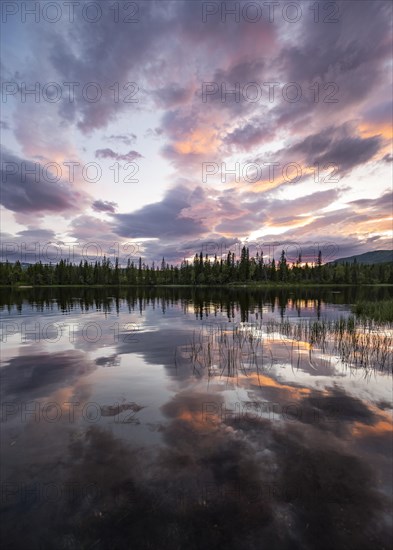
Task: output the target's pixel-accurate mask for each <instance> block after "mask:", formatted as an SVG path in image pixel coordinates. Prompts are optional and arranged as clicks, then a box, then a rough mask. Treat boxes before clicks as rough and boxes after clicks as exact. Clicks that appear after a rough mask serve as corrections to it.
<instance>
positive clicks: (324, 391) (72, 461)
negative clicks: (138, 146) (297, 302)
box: [2, 292, 392, 550]
mask: <svg viewBox="0 0 393 550" xmlns="http://www.w3.org/2000/svg"><path fill="white" fill-rule="evenodd" d="M168 295H170V293H169V292H168ZM175 305H176V302H174V303H173V304H171V303H170V301H168V302H166V303H165V304H162V308H163V309H164V310H165V314H163V311H162V310H161V309H158V311H157V310H156V311H154V310H153V308H152V307H151V303H150V304H149V305H148V304H147V303H144V304H143V305H142V306H141V308H142V311H143V314H142V316H141V317H140V319H139V321H135V319H136V316H135V315H134V316H130V315H129V313H128V312H127V308H126V307H125V305H124V307H123V305H122V304H121V303H120V317H119V318H118V319H117V321H116V322H119V326H120V332H119V338H118V341H117V342H115V343H114V342H113V333H109V331H108V333H109V336H110V338H111V340H112V341H111V342H110V346H109V345H108V343H109V341H107V340H105V339H102V340H99V341H98V342H97V343H88V344H87V345H86V348H83V349H86V350H88V352H89V353H83V352H82V351H80V350H78V349H71V350H68V351H67V352H61V351H59V350H56V353H52V354H49V353H44V351H45V352H46V351H47V350H48V351H51V350H52V349H53V350H54V349H55V347H53V348H51V350H49V344H48V347H47V349H45V348H44V349H41V350H40V345H39V343H37V344H35V345H34V347H31V348H30V347H29V348H28V349H29V351H31V352H33V353H32V354H31V355H27V354H26V351H27V348H26V347H25V348H22V351H23V352H24V353H25V355H24V356H19V357H18V356H15V357H11V360H10V361H8V362H7V363H6V364H5V367H4V368H3V377H4V378H3V380H4V383H3V384H2V392H3V395H4V396H5V397H6V398H7V399H8V398H11V399H13V400H17V399H20V400H26V401H27V400H32V399H38V398H39V399H41V398H45V401H49V400H50V401H52V400H54V401H57V402H61V403H65V402H68V401H78V402H80V403H81V406H83V405H84V404H85V403H87V402H88V401H89V400H90V399H91V395H92V394H94V393H95V392H97V393H98V394H99V395H100V399H102V397H103V396H105V395H111V396H112V397H113V396H116V395H119V391H120V393H122V391H123V388H124V399H123V400H121V399H120V400H117V401H118V402H119V405H118V409H117V408H116V405H115V403H114V399H112V398H111V399H109V398H108V400H104V401H102V403H101V410H100V411H101V420H100V422H99V423H97V422H96V423H93V422H86V421H85V422H80V420H81V418H80V410H81V409H80V408H78V409H76V414H75V418H76V422H75V423H74V424H71V423H70V422H69V421H67V419H68V417H67V416H66V415H65V416H64V418H63V421H62V422H58V423H55V424H50V423H48V422H34V421H33V420H32V419H29V422H28V423H25V424H21V423H20V422H19V424H18V423H17V424H18V425H17V433H16V432H15V433H13V432H12V430H13V429H14V424H13V423H12V422H9V424H8V425H6V428H7V434H6V438H5V441H4V442H3V445H4V457H5V462H6V464H7V468H8V469H7V474H10V475H7V478H6V479H7V480H9V479H17V480H18V482H20V483H24V482H25V483H26V484H34V483H41V484H45V483H49V482H56V483H62V484H66V483H74V484H76V485H77V486H79V487H84V488H87V489H86V491H84V492H81V491H80V492H79V494H77V495H76V496H68V495H65V496H64V495H63V497H62V498H61V499H59V500H58V501H56V502H55V503H53V502H48V501H47V500H45V499H44V501H43V502H41V503H40V506H38V505H36V506H30V505H28V504H26V503H25V502H21V499H18V497H17V498H16V502H15V501H12V502H5V503H3V511H4V512H5V517H6V519H7V523H6V525H7V526H5V527H4V533H5V536H6V537H7V539H8V540H9V541H10V544H9V547H10V548H15V549H17V548H18V549H19V548H25V547H28V548H32V549H35V548H39V545H42V546H43V547H45V548H51V547H53V544H56V547H57V548H75V549H77V548H90V547H93V548H97V550H101V549H106V548H108V549H109V548H111V549H112V548H119V549H123V548H124V549H127V550H128V549H129V547H130V541H132V544H133V545H135V547H138V548H146V549H154V548H157V549H160V550H166V549H168V550H169V549H170V550H173V549H174V548H190V549H195V550H201V549H204V548H209V550H210V548H212V549H213V550H214V549H215V548H217V549H220V550H221V548H227V549H228V550H232V549H233V550H235V549H236V550H238V549H240V550H250V549H251V548H257V549H258V550H259V549H260V548H265V547H266V548H267V549H269V550H270V549H271V548H277V549H279V550H280V549H285V550H287V549H289V548H305V549H311V548H322V549H326V550H327V549H329V550H331V548H336V549H342V550H344V549H348V548H360V549H364V550H366V549H367V550H368V548H384V547H386V548H387V547H388V542H389V538H388V535H389V533H388V529H387V526H386V524H385V523H384V521H385V517H384V510H387V505H386V500H385V497H383V496H382V495H383V494H386V495H387V496H389V489H388V487H389V481H391V473H389V472H390V465H391V463H390V461H391V455H392V449H391V444H390V441H391V440H390V434H391V419H390V416H389V415H390V409H391V404H390V402H389V391H388V390H386V385H387V384H386V382H387V380H389V383H390V379H386V377H382V376H380V375H379V374H377V375H376V376H375V380H374V379H364V377H363V374H361V375H360V374H359V372H357V373H356V372H353V371H352V372H349V371H348V372H345V371H342V372H340V371H339V370H337V364H336V363H334V362H329V361H328V360H326V358H324V357H323V355H322V354H321V356H320V357H318V361H315V355H314V361H313V365H314V367H315V368H317V371H315V370H314V369H313V368H311V367H310V366H309V364H308V360H309V355H308V354H309V350H308V348H307V345H306V344H307V342H303V341H301V342H300V343H299V349H300V362H299V363H298V360H297V359H298V355H297V349H295V350H292V349H291V345H290V343H288V342H284V341H283V339H282V338H280V339H276V340H273V339H271V341H270V342H269V346H270V349H271V351H272V354H273V355H274V357H275V358H276V359H277V361H279V362H280V364H278V363H277V362H276V363H274V362H272V361H271V356H270V353H269V352H268V353H267V354H266V357H265V358H266V359H267V360H266V363H265V364H264V365H259V366H258V370H257V369H256V368H255V365H249V367H250V368H249V369H248V370H246V371H245V372H240V373H237V376H233V377H230V378H228V377H219V376H211V377H210V378H209V377H208V376H206V372H205V371H204V369H200V373H199V374H200V377H197V376H196V373H195V370H194V369H193V366H192V362H190V361H181V358H180V355H178V356H177V358H175V350H176V349H179V348H182V347H183V346H184V347H186V346H189V344H190V335H191V334H192V332H193V331H194V330H195V331H196V332H197V331H198V330H200V329H203V330H205V334H206V333H207V332H208V330H214V326H213V329H212V328H211V326H210V328H208V327H205V328H204V323H205V324H206V322H205V321H200V319H199V318H198V320H196V319H195V316H196V315H198V311H199V312H200V311H204V309H203V307H202V309H201V308H199V309H198V307H195V308H194V309H192V307H193V306H192V307H191V306H190V307H191V313H189V314H185V309H184V308H183V307H177V305H176V307H175ZM303 305H305V304H303ZM303 305H302V307H303ZM276 306H277V304H276ZM145 307H146V309H145V310H144V309H143V308H145ZM204 307H205V306H204ZM211 308H212V310H213V309H214V307H213V305H212V304H211ZM342 308H344V309H345V306H342ZM243 309H244V306H243ZM311 309H312V308H311ZM268 310H269V311H270V309H269V308H268ZM288 311H289V310H288V308H287V312H288ZM337 311H338V310H337ZM291 312H293V315H296V308H295V309H293V310H291ZM336 313H337V312H336ZM275 314H278V315H279V311H277V309H276V313H275ZM303 314H304V315H306V314H308V313H307V311H304V310H303ZM303 314H302V316H303ZM314 314H315V311H314ZM340 314H341V312H340ZM100 315H102V312H100V313H99V314H94V316H92V317H88V316H86V317H84V318H83V319H86V321H88V320H90V319H91V320H92V321H93V322H95V321H96V320H97V319H100ZM217 315H218V318H217V319H218V324H219V325H222V324H223V322H224V324H225V325H226V326H229V325H231V327H232V326H233V325H234V324H236V323H238V322H240V321H241V315H242V313H241V311H240V310H239V309H238V310H237V311H235V313H234V319H236V323H227V320H226V317H225V315H226V314H225V305H224V308H223V310H222V312H221V313H220V312H218V313H217ZM269 315H270V316H271V317H272V318H273V316H274V315H271V313H269ZM291 315H292V313H291ZM55 318H56V317H55ZM210 318H211V316H210V317H209V318H208V319H210ZM266 318H267V316H266V315H265V317H264V319H265V320H266ZM217 319H216V321H214V322H213V325H214V324H215V323H216V324H217ZM253 320H254V316H253V315H252V314H249V315H248V321H249V322H252V321H253ZM128 322H139V323H140V325H141V330H139V331H138V333H137V334H134V336H135V338H134V339H132V341H130V339H129V338H126V337H127V336H129V332H127V331H123V330H121V327H122V324H123V323H128ZM81 324H82V325H83V322H81ZM112 324H113V319H110V318H109V317H108V318H107V319H106V320H105V322H104V323H103V326H104V325H105V327H110V326H111V325H112ZM209 325H211V323H210V321H209ZM231 330H232V328H231ZM77 336H78V338H79V337H80V334H79V333H77ZM82 344H83V342H79V340H77V341H76V342H75V346H74V344H70V343H68V345H70V346H71V347H79V345H82ZM83 346H84V344H83ZM83 346H82V347H83ZM38 351H40V353H37V352H38ZM291 354H292V355H293V360H292V362H293V365H292V366H291ZM127 355H128V356H129V357H124V356H127ZM133 358H135V360H136V359H137V360H138V362H136V364H135V365H133V366H132V368H129V367H130V362H131V359H133ZM120 360H121V365H119V364H118V362H119V361H120ZM139 360H140V362H139ZM109 366H116V367H117V368H113V369H111V368H105V367H109ZM149 366H155V368H154V369H153V368H151V369H150V370H149V369H148V367H149ZM161 366H163V367H164V369H160V367H161ZM161 371H162V373H163V374H162V375H161V374H160V373H161ZM164 373H165V374H164ZM349 375H350V376H349ZM333 376H334V378H333ZM335 381H336V382H339V385H338V384H334V382H335ZM138 384H140V385H138ZM165 385H166V387H165V392H167V393H166V394H165V396H164V398H163V399H162V400H161V401H160V399H159V398H158V397H157V395H158V394H157V393H155V392H157V389H160V391H163V389H162V388H164V386H165ZM383 387H385V390H384V391H382V388H383ZM119 388H121V390H119ZM126 388H128V389H126ZM378 388H379V392H377V389H378ZM128 390H129V394H128V393H127V392H128ZM170 392H171V393H170ZM126 393H127V395H126ZM169 393H170V395H171V396H172V397H170V398H167V395H168V394H169ZM115 400H116V398H115ZM165 400H167V402H166V403H165V404H164V405H163V406H162V407H161V408H160V410H158V407H159V403H162V402H164V401H165ZM367 400H369V401H370V402H367ZM236 402H238V403H239V404H240V406H241V407H245V409H244V410H245V411H246V414H244V413H243V414H240V415H234V414H231V411H233V410H235V411H236V408H235V407H234V403H236ZM373 402H376V405H374V404H372V403H373ZM206 404H208V405H209V407H210V408H209V407H208V408H206ZM266 404H267V406H269V404H277V405H278V409H276V410H278V414H276V415H274V416H272V415H270V414H266V413H265V412H264V411H263V410H262V412H261V413H260V414H259V411H260V410H261V407H263V406H266ZM144 406H146V409H144V410H143V411H142V407H144ZM154 406H155V407H156V408H157V409H156V410H154ZM287 406H290V407H291V408H290V409H287V410H286V409H285V407H287ZM204 407H205V408H204ZM241 410H242V411H243V408H241ZM139 411H141V414H139ZM223 411H224V413H223ZM284 411H286V414H283V412H284ZM299 411H300V414H299ZM93 412H94V411H93ZM255 412H257V413H258V414H255ZM204 413H205V415H204ZM206 413H208V414H206ZM127 420H129V421H128V423H127ZM138 422H140V424H139V425H138ZM123 424H124V425H123ZM118 428H119V429H118ZM120 428H121V429H120ZM125 430H127V432H125ZM143 430H145V431H146V432H147V434H148V435H149V434H150V435H156V434H152V433H151V432H150V430H151V431H157V432H158V433H157V439H153V442H157V443H158V444H157V446H152V444H151V442H149V441H147V439H148V438H146V445H145V440H143V446H139V447H138V446H137V444H136V441H140V439H139V438H138V435H136V434H137V432H138V431H143ZM11 432H12V433H11ZM22 432H23V433H22ZM115 434H116V435H119V436H120V437H124V441H121V440H120V439H117V438H116V437H115ZM13 435H15V437H12V436H13ZM126 441H127V443H126ZM11 443H12V444H13V446H11ZM138 445H139V443H138ZM141 445H142V444H141ZM373 470H374V473H373ZM377 478H378V479H377ZM8 520H9V521H8ZM15 522H17V523H18V526H19V528H18V529H17V530H15V529H14V528H13V527H12V526H13V525H14V524H15ZM54 541H55V543H54Z"/></svg>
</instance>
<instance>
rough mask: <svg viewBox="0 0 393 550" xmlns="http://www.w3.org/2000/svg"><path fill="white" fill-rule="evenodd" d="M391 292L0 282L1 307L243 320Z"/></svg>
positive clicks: (380, 296)
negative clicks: (148, 311) (173, 310)
mask: <svg viewBox="0 0 393 550" xmlns="http://www.w3.org/2000/svg"><path fill="white" fill-rule="evenodd" d="M391 295H392V290H391V288H388V287H342V288H340V291H334V290H333V289H331V288H324V287H320V288H317V287H309V288H307V287H303V288H300V287H298V288H295V287H294V288H285V289H272V288H270V289H258V290H252V289H235V288H229V287H221V288H220V287H216V288H214V287H212V288H198V287H194V288H193V287H183V288H182V287H171V288H166V287H139V288H137V287H128V288H116V287H113V288H105V287H102V288H89V287H74V288H66V287H63V288H62V287H57V288H56V287H54V288H39V287H37V288H26V289H13V288H7V289H5V288H2V289H0V307H1V308H8V309H9V310H10V309H12V308H13V307H15V308H16V309H17V310H18V311H22V309H23V307H24V306H25V305H30V306H32V307H33V309H35V310H37V311H45V310H49V311H50V310H56V309H60V310H61V311H63V312H69V311H73V310H75V311H79V310H82V311H89V310H90V309H93V310H97V311H102V312H104V313H111V312H118V311H119V309H120V306H121V305H123V302H124V301H125V303H126V304H127V308H128V309H129V311H134V310H136V311H138V310H139V311H144V310H145V308H146V307H147V306H149V305H152V306H154V307H155V308H157V309H161V310H162V311H163V312H164V311H165V310H166V309H167V308H170V307H173V305H174V304H175V303H179V304H180V305H181V307H182V309H183V310H184V312H187V311H193V312H194V313H195V315H196V317H197V318H201V319H202V318H204V317H206V316H208V315H217V313H225V314H226V315H227V317H228V319H233V318H234V317H235V313H237V314H239V315H240V318H241V321H243V322H246V321H248V315H249V313H253V312H258V313H259V314H260V315H263V312H264V311H266V307H267V308H268V309H269V310H270V311H272V312H274V311H275V310H277V311H278V312H279V313H280V315H281V317H284V316H285V315H287V314H288V312H290V311H293V312H296V313H297V315H299V316H300V314H301V311H302V309H304V308H312V309H313V310H315V312H316V313H317V316H318V315H321V306H322V304H324V303H330V304H336V305H346V304H353V303H355V302H358V301H365V300H374V301H383V300H386V299H388V298H389V297H391ZM318 312H319V313H318Z"/></svg>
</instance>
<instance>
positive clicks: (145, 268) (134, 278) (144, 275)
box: [0, 247, 393, 286]
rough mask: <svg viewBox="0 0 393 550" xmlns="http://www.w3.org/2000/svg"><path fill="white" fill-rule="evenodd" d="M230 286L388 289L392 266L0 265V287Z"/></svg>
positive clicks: (217, 262)
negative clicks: (317, 285) (316, 285)
mask: <svg viewBox="0 0 393 550" xmlns="http://www.w3.org/2000/svg"><path fill="white" fill-rule="evenodd" d="M229 283H275V284H282V283H289V284H290V283H325V284H328V283H332V284H353V285H357V284H373V283H374V284H375V283H390V284H393V264H392V263H380V264H371V265H365V264H359V263H357V262H356V261H355V262H354V263H351V264H349V263H345V264H339V263H327V264H323V259H322V254H321V252H319V254H318V258H317V260H316V262H313V263H311V264H309V263H307V262H306V263H304V262H302V258H301V256H299V258H298V260H297V261H296V262H294V263H289V262H288V261H287V258H286V257H285V251H284V250H283V251H282V253H281V256H280V259H279V260H278V261H276V260H275V259H274V258H273V259H271V260H270V259H269V260H268V261H267V260H266V259H264V257H263V253H261V254H259V253H257V254H256V256H255V257H250V254H249V249H248V248H246V247H243V249H242V251H241V256H240V258H235V254H234V253H232V252H228V254H227V256H226V257H224V258H217V256H214V258H212V257H209V255H208V254H206V255H205V256H204V255H203V254H202V252H201V253H200V254H196V255H195V257H194V259H193V261H188V260H184V261H183V262H182V263H181V265H180V266H178V265H172V264H171V265H169V264H168V263H167V262H166V261H165V258H163V259H162V262H161V264H159V265H156V264H155V262H152V263H151V264H148V263H145V262H144V261H143V260H142V258H139V261H137V262H135V263H134V262H133V261H131V260H128V263H127V266H125V267H121V266H120V265H119V260H118V258H116V259H115V261H114V262H112V261H110V260H109V259H107V258H105V257H104V258H103V260H102V261H96V262H95V263H89V262H88V261H87V260H85V261H84V262H82V261H81V262H80V263H79V264H75V263H72V262H69V261H68V260H60V262H59V263H57V264H43V263H41V262H37V263H35V264H31V265H28V266H23V265H22V264H21V263H20V262H19V261H17V262H15V263H10V262H3V263H0V284H2V285H23V284H25V285H38V286H39V285H147V286H154V285H225V284H229Z"/></svg>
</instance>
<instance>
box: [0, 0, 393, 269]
mask: <svg viewBox="0 0 393 550" xmlns="http://www.w3.org/2000/svg"><path fill="white" fill-rule="evenodd" d="M70 4H71V5H70ZM72 4H74V5H73V6H72ZM1 40H2V58H3V61H2V67H1V70H2V115H1V133H2V178H1V187H2V193H1V217H2V240H3V242H4V243H6V247H5V249H3V255H2V257H3V259H6V257H7V259H8V260H10V261H14V260H16V259H22V260H23V259H26V260H27V261H29V259H30V258H32V257H33V256H34V252H33V251H34V246H35V243H39V246H40V247H41V248H42V249H44V250H46V251H47V259H48V260H51V261H54V260H55V259H56V254H57V252H56V250H60V249H61V256H62V257H67V250H69V249H70V248H72V247H74V249H75V258H74V259H75V260H79V259H80V258H81V257H83V254H82V253H83V250H84V251H85V252H86V251H87V250H88V251H89V259H91V260H93V259H94V254H95V250H97V251H99V252H98V255H97V259H100V258H99V256H100V255H101V254H106V255H108V256H111V255H112V256H113V254H115V255H118V256H120V257H123V258H124V257H127V256H128V257H132V258H133V259H134V258H136V257H139V256H141V257H142V258H144V259H145V260H147V261H148V262H151V261H155V262H161V259H162V257H165V260H166V261H168V262H170V263H178V262H180V261H182V259H183V258H192V257H193V256H194V255H195V254H196V253H198V254H199V252H200V251H201V250H203V251H204V252H208V253H210V254H211V255H214V254H215V253H216V254H217V255H220V254H221V253H223V254H226V253H227V252H228V251H229V250H232V251H233V252H237V251H238V250H239V247H240V246H242V244H244V243H253V244H254V245H255V250H256V249H259V250H260V251H262V250H263V251H264V252H265V253H268V252H269V251H270V250H272V247H274V248H276V249H277V250H281V248H282V247H284V245H285V246H286V245H288V243H296V246H298V247H299V249H301V250H305V251H307V253H306V257H307V254H308V253H310V252H309V251H310V250H312V249H313V247H314V248H315V243H319V244H318V246H321V248H322V250H324V247H325V251H328V250H329V251H330V253H329V252H327V254H326V259H327V260H328V259H334V257H333V255H334V256H335V257H344V256H350V255H353V254H360V253H363V252H367V251H371V250H379V249H391V248H392V187H391V185H392V184H391V181H392V180H391V178H392V149H391V138H392V135H391V134H392V130H391V129H392V92H391V90H392V59H391V51H392V7H391V3H390V2H385V1H376V2H375V1H358V0H355V1H353V2H349V1H342V2H340V1H339V2H334V3H332V2H330V1H329V2H323V1H321V2H310V1H298V2H246V1H245V2H200V1H199V0H190V1H186V0H184V1H182V0H176V1H166V0H164V1H160V2H155V1H139V2H106V1H95V2H75V3H72V2H71V3H69V2H68V3H67V2H63V1H58V2H24V3H23V2H2V39H1ZM48 243H51V244H50V245H48ZM91 243H95V244H96V248H95V247H94V244H91ZM333 245H334V246H333ZM7 247H8V248H7ZM23 247H25V248H23ZM45 247H46V249H45ZM48 247H50V250H51V252H50V253H49V252H48V250H49V248H48ZM56 247H57V248H56ZM329 247H330V248H329ZM23 250H25V251H29V253H28V254H26V253H25V256H26V257H25V258H23V257H22V258H21V257H20V253H21V251H23ZM332 251H334V252H332ZM329 254H330V256H331V257H330V258H329ZM59 257H60V256H58V257H57V259H59ZM39 259H41V260H43V258H42V257H39ZM44 260H45V258H44Z"/></svg>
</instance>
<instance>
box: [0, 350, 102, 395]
mask: <svg viewBox="0 0 393 550" xmlns="http://www.w3.org/2000/svg"><path fill="white" fill-rule="evenodd" d="M96 368H97V367H96V366H95V365H94V363H93V362H92V361H90V360H89V359H88V358H87V357H86V355H85V354H84V353H82V352H80V351H76V350H70V351H67V352H58V353H41V354H35V355H20V356H17V357H13V358H11V359H10V360H9V361H8V363H7V364H6V365H5V366H4V367H3V368H2V370H1V377H2V383H1V389H2V394H3V395H4V396H6V397H7V398H12V397H18V398H21V399H34V398H37V397H45V396H47V395H49V394H50V393H52V392H53V391H55V390H56V389H58V388H59V387H62V386H68V385H70V384H72V383H74V382H76V381H77V380H79V379H80V377H81V376H82V377H83V376H87V375H89V374H91V373H93V372H94V371H95V370H96Z"/></svg>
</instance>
